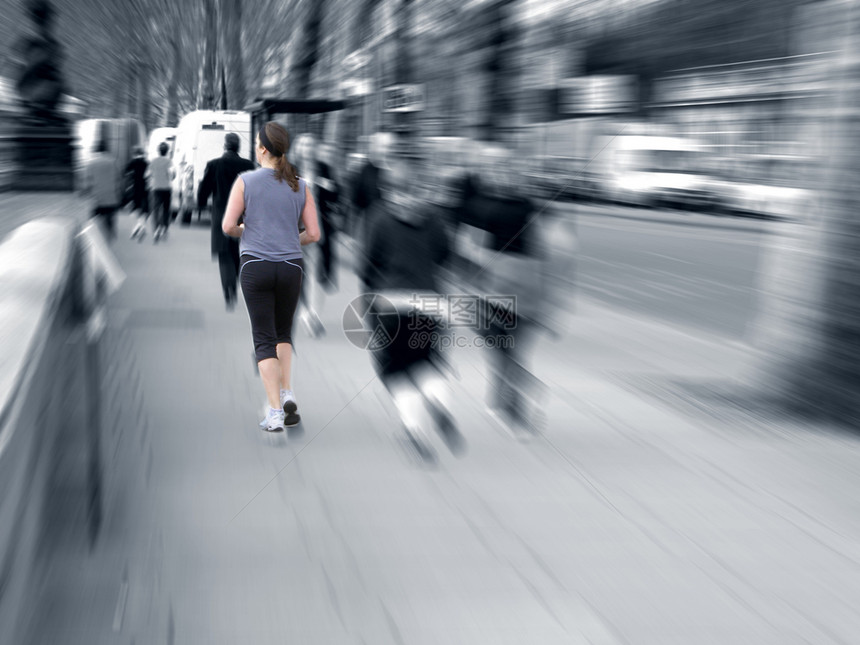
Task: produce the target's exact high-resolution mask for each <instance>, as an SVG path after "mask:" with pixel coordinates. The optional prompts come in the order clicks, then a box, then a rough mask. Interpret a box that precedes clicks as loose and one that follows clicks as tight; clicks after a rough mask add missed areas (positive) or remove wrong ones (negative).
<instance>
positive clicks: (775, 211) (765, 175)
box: [721, 155, 815, 220]
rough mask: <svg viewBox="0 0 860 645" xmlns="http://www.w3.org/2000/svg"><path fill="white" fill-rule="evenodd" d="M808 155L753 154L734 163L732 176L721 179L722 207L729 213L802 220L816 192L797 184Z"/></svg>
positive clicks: (806, 170)
mask: <svg viewBox="0 0 860 645" xmlns="http://www.w3.org/2000/svg"><path fill="white" fill-rule="evenodd" d="M808 163H810V162H809V160H808V159H805V158H804V157H800V156H792V155H756V156H749V157H747V158H745V159H743V160H740V161H738V162H737V164H736V169H735V172H733V173H732V175H733V177H735V179H730V180H725V181H723V182H721V194H722V197H723V209H724V211H725V212H726V213H728V214H731V215H741V216H745V217H758V218H762V219H782V220H802V219H805V218H807V217H809V216H811V215H813V214H814V210H813V209H814V207H815V193H814V191H812V190H809V189H806V188H801V187H799V186H797V185H796V184H797V180H798V178H799V177H807V176H808V175H809V168H808V167H807V165H806V164H808Z"/></svg>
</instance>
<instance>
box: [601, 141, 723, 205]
mask: <svg viewBox="0 0 860 645" xmlns="http://www.w3.org/2000/svg"><path fill="white" fill-rule="evenodd" d="M704 150H705V149H704V147H703V146H702V144H701V143H700V142H698V141H696V140H693V139H686V138H682V137H672V136H653V135H623V136H619V137H616V138H615V140H614V141H613V142H612V147H611V151H610V155H609V163H607V164H604V166H603V167H604V169H605V170H604V173H605V174H604V186H603V191H604V193H605V194H606V196H607V197H608V199H609V200H610V201H614V202H617V203H621V204H630V205H634V206H647V207H659V206H670V207H678V208H684V209H694V210H705V209H713V208H715V207H717V206H718V204H719V201H720V200H719V193H720V192H721V191H720V187H719V186H718V184H717V182H716V181H715V179H714V178H713V177H711V175H710V174H708V173H707V172H706V171H705V170H704V157H705V152H704Z"/></svg>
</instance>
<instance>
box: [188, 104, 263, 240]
mask: <svg viewBox="0 0 860 645" xmlns="http://www.w3.org/2000/svg"><path fill="white" fill-rule="evenodd" d="M250 131H251V115H250V114H249V113H248V112H241V111H231V110H196V111H194V112H189V113H188V114H186V115H185V116H184V117H182V119H181V120H180V121H179V126H178V127H177V128H176V141H175V146H174V149H173V169H174V171H175V172H176V176H175V178H174V180H173V189H172V191H171V210H172V211H173V212H174V213H177V214H178V215H179V217H181V218H182V222H183V223H186V224H187V223H189V222H190V221H191V212H192V211H193V210H194V209H195V208H196V207H197V185H198V184H199V183H200V180H201V179H202V177H203V171H204V170H205V169H206V164H207V163H208V162H209V161H211V160H212V159H215V158H217V157H220V156H221V155H222V154H224V135H225V134H227V133H228V132H234V133H236V134H237V135H239V155H240V156H242V157H249V156H250V154H251V140H250Z"/></svg>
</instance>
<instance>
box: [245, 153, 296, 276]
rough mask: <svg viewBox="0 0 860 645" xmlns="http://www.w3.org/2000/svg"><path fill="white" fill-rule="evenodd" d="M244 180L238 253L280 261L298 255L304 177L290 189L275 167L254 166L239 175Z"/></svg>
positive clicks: (291, 258)
mask: <svg viewBox="0 0 860 645" xmlns="http://www.w3.org/2000/svg"><path fill="white" fill-rule="evenodd" d="M239 176H240V177H241V178H242V181H243V182H244V183H245V232H244V233H243V234H242V237H241V239H240V241H239V253H240V254H245V253H247V254H248V255H253V256H254V257H256V258H260V259H262V260H270V261H272V262H282V261H284V260H295V259H297V258H300V257H302V245H301V243H300V242H299V220H300V218H301V215H302V209H303V208H304V206H305V181H304V179H299V190H298V192H293V189H292V188H290V185H289V184H288V183H287V182H286V181H278V180H277V179H276V178H275V171H274V170H272V169H270V168H257V169H256V170H249V171H247V172H243V173H242V174H241V175H239Z"/></svg>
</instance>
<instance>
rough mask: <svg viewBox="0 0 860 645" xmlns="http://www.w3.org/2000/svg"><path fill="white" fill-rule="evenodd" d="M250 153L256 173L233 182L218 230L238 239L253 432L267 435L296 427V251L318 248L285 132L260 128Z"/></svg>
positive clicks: (309, 204) (311, 206) (307, 196)
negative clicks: (256, 426) (256, 380)
mask: <svg viewBox="0 0 860 645" xmlns="http://www.w3.org/2000/svg"><path fill="white" fill-rule="evenodd" d="M255 147H256V155H257V162H258V163H259V164H260V166H261V167H260V168H258V169H257V170H252V171H248V172H244V173H242V174H241V175H239V177H237V178H236V181H235V182H234V183H233V187H232V189H231V190H230V196H229V198H228V200H227V208H226V210H225V212H224V219H223V221H222V223H221V229H222V230H223V231H224V233H226V234H227V235H230V236H231V237H236V238H239V253H240V269H239V276H240V280H239V281H240V283H241V285H242V295H243V296H244V298H245V304H246V305H247V308H248V315H249V317H250V319H251V332H252V335H253V339H254V353H255V356H256V359H257V366H258V368H259V371H260V377H261V379H262V381H263V387H264V388H265V390H266V398H267V404H268V409H267V412H266V415H265V418H264V419H263V421H262V422H261V423H260V426H261V427H262V428H263V429H265V430H267V431H270V432H274V431H278V430H283V429H284V426H287V427H290V426H294V425H297V424H298V423H299V421H300V417H299V414H298V405H297V404H296V398H295V396H294V395H293V391H292V389H291V386H290V370H291V365H292V343H293V341H292V326H293V316H294V314H295V311H296V306H297V305H298V301H299V292H300V291H301V288H302V275H303V268H302V246H304V245H307V244H311V243H313V242H316V241H318V240H319V239H320V229H319V222H318V221H317V211H316V204H315V203H314V198H313V196H312V195H311V192H310V190H309V189H308V187H307V184H306V183H305V181H304V180H303V179H300V178H299V177H298V176H297V174H296V169H295V167H294V166H293V165H292V164H291V163H290V162H289V161H288V160H287V158H286V151H287V150H288V149H289V147H290V137H289V134H288V133H287V131H286V130H285V129H284V128H283V126H281V125H279V124H277V123H274V122H269V123H266V124H264V125H263V127H262V128H260V131H259V133H258V134H257V138H256V142H255ZM240 217H244V221H243V223H241V224H240V223H239V218H240ZM299 223H301V224H303V225H304V231H302V232H301V233H299Z"/></svg>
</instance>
